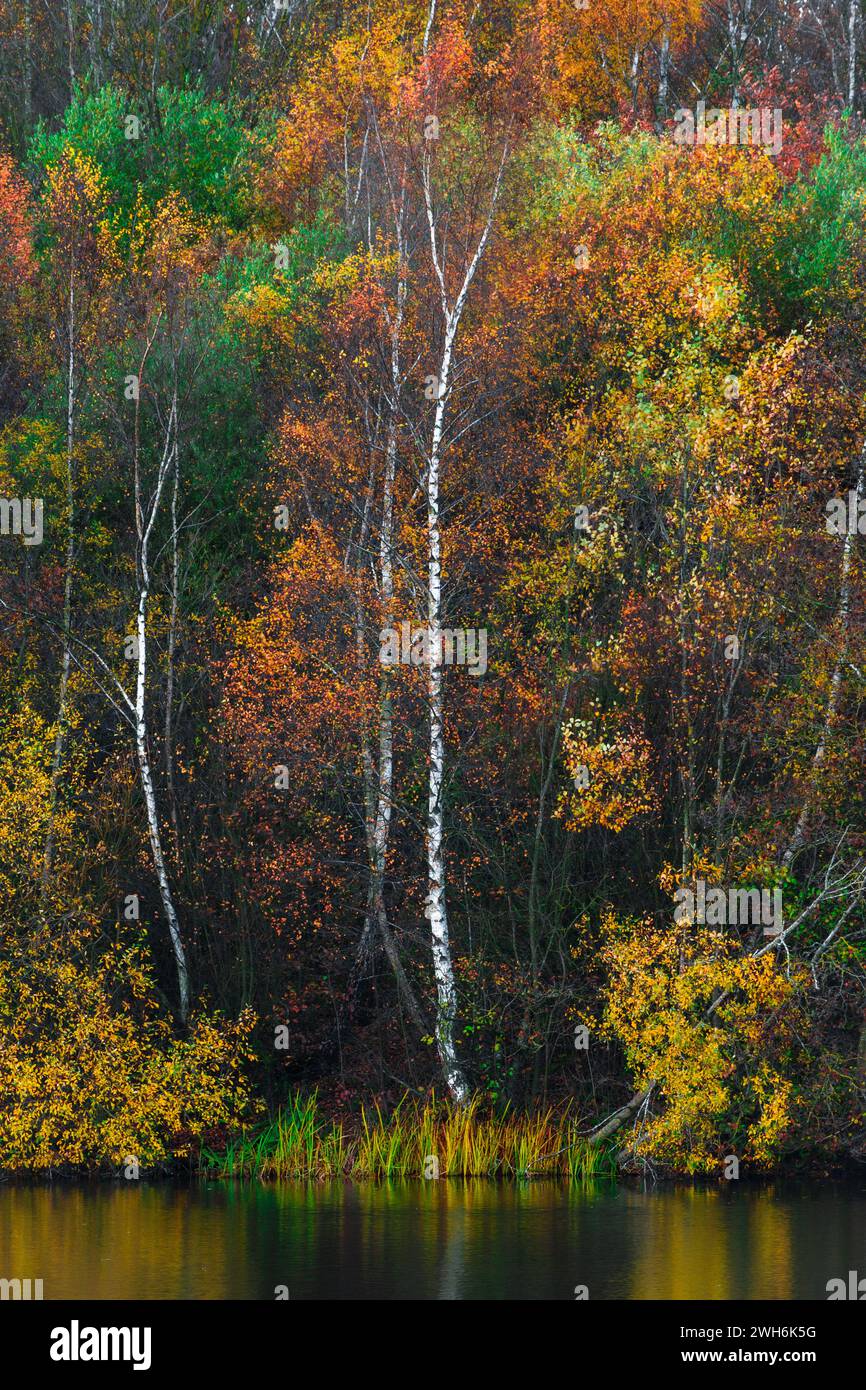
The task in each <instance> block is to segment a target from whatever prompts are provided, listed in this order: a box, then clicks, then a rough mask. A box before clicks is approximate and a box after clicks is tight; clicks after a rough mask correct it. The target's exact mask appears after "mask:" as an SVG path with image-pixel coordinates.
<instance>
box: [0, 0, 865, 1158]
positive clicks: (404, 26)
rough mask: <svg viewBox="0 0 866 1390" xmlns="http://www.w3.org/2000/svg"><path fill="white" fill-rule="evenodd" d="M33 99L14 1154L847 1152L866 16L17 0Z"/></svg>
mask: <svg viewBox="0 0 866 1390" xmlns="http://www.w3.org/2000/svg"><path fill="white" fill-rule="evenodd" d="M0 91H2V99H0V924H2V930H0V1168H2V1169H6V1170H17V1171H32V1170H42V1171H44V1170H49V1171H58V1170H60V1171H62V1170H64V1169H70V1170H71V1169H74V1168H85V1169H94V1170H95V1169H99V1168H105V1169H111V1168H117V1166H118V1165H123V1164H128V1163H129V1162H130V1160H131V1158H134V1160H135V1163H136V1165H137V1164H140V1165H141V1167H143V1168H151V1169H152V1168H158V1167H160V1166H166V1165H168V1164H170V1163H172V1162H174V1161H178V1160H180V1161H193V1162H194V1161H197V1160H198V1158H199V1157H200V1155H201V1154H203V1153H210V1154H211V1155H219V1154H222V1153H225V1152H226V1150H227V1148H230V1146H231V1145H232V1144H234V1143H237V1142H239V1137H240V1136H253V1137H255V1136H256V1135H260V1134H267V1133H271V1134H273V1133H276V1134H277V1136H278V1137H279V1136H280V1135H285V1133H286V1132H287V1130H286V1128H285V1126H289V1127H291V1125H295V1126H296V1129H297V1133H302V1134H303V1135H305V1136H306V1138H307V1139H308V1140H309V1144H310V1146H311V1147H310V1148H309V1149H308V1150H307V1158H308V1162H307V1166H308V1168H310V1169H311V1170H313V1169H315V1168H317V1167H319V1168H322V1167H327V1166H328V1159H327V1152H328V1145H330V1144H337V1143H338V1142H342V1141H343V1139H344V1138H345V1139H347V1140H348V1139H350V1138H351V1136H353V1135H358V1134H360V1135H362V1136H365V1140H364V1142H366V1143H367V1144H368V1145H370V1144H372V1143H373V1139H372V1137H371V1136H373V1133H374V1127H375V1126H379V1132H380V1136H381V1135H386V1134H387V1133H389V1132H391V1133H393V1132H394V1126H395V1124H397V1125H399V1123H403V1124H404V1125H405V1126H406V1131H407V1132H406V1133H404V1135H403V1141H404V1142H405V1145H406V1148H405V1152H406V1153H407V1154H408V1153H409V1152H410V1150H411V1152H413V1153H415V1154H416V1159H415V1160H413V1162H416V1166H417V1165H421V1164H423V1163H426V1161H427V1155H428V1154H430V1153H439V1149H437V1148H436V1142H437V1141H436V1139H435V1126H436V1125H437V1124H440V1125H442V1126H443V1129H442V1131H441V1133H442V1134H446V1133H447V1134H450V1135H453V1134H454V1133H457V1132H458V1131H459V1132H460V1134H462V1135H463V1136H464V1138H465V1136H466V1135H468V1134H469V1133H470V1131H472V1133H473V1134H475V1136H476V1138H477V1137H478V1136H482V1137H483V1142H484V1144H485V1145H488V1146H489V1152H487V1150H485V1153H486V1157H482V1158H481V1159H479V1160H478V1161H479V1164H480V1166H481V1167H482V1168H484V1169H485V1170H491V1171H506V1170H507V1168H508V1163H507V1162H505V1161H504V1160H503V1158H502V1154H501V1152H499V1151H497V1152H496V1153H494V1150H496V1144H497V1139H496V1136H497V1134H498V1133H506V1134H509V1135H510V1136H511V1138H510V1139H509V1141H508V1142H509V1143H510V1142H512V1140H513V1141H514V1143H517V1142H518V1140H519V1142H520V1143H523V1142H524V1140H525V1141H526V1142H529V1140H528V1139H527V1136H530V1138H531V1136H532V1135H535V1136H536V1139H537V1140H538V1135H539V1134H541V1135H542V1139H544V1142H542V1141H541V1140H538V1144H537V1145H536V1149H533V1150H532V1154H533V1155H536V1158H535V1159H534V1160H533V1161H540V1160H541V1159H542V1158H543V1157H544V1152H543V1150H544V1143H546V1142H547V1139H545V1138H544V1136H547V1137H548V1138H549V1136H550V1135H556V1136H558V1137H559V1139H560V1140H561V1145H560V1149H559V1152H563V1151H566V1150H567V1151H568V1152H569V1153H573V1152H575V1151H577V1150H579V1151H580V1152H581V1153H582V1154H583V1155H584V1157H585V1159H586V1162H587V1163H591V1162H593V1161H594V1159H593V1157H592V1155H594V1154H599V1153H603V1154H604V1155H606V1156H608V1158H610V1160H611V1161H616V1157H617V1156H618V1158H619V1161H620V1162H621V1163H624V1164H625V1165H626V1166H631V1167H637V1168H641V1167H643V1168H644V1169H646V1168H647V1167H649V1168H651V1169H652V1170H653V1171H657V1172H685V1173H710V1174H717V1175H719V1176H721V1175H722V1174H723V1172H724V1173H725V1174H726V1175H727V1176H731V1164H732V1161H733V1160H736V1164H735V1166H736V1165H737V1164H739V1163H740V1162H742V1164H743V1165H744V1171H751V1170H760V1169H765V1170H766V1169H777V1168H779V1167H781V1166H783V1165H787V1164H791V1163H800V1164H803V1163H808V1164H812V1165H818V1166H822V1167H829V1166H831V1165H836V1164H841V1163H845V1162H850V1161H857V1160H858V1159H860V1160H862V1159H863V1158H864V1157H866V1136H864V1133H863V1127H862V1117H863V1108H864V1097H866V797H864V755H863V754H864V748H863V739H864V730H866V625H864V620H863V600H864V588H866V575H864V550H863V546H862V545H861V543H860V539H859V538H860V536H861V535H862V534H863V533H864V532H866V359H864V351H863V347H864V335H866V229H864V209H866V128H864V124H863V120H862V118H861V115H860V114H859V113H860V112H861V111H862V110H863V109H864V106H866V18H864V16H863V14H862V13H861V4H860V0H815V3H798V2H797V0H768V3H766V4H764V5H760V6H759V5H758V4H757V0H724V3H721V2H719V3H717V2H716V0H713V3H708V2H707V0H665V2H664V3H662V4H660V5H657V6H656V5H650V4H647V3H644V0H633V3H625V0H611V2H610V3H607V4H605V5H601V4H599V3H598V0H575V2H574V3H572V2H571V0H478V3H475V0H429V3H427V0H365V2H364V3H363V4H360V3H359V4H356V3H353V2H352V0H345V2H344V3H341V0H267V3H265V2H264V0H249V3H246V4H234V3H229V0H191V3H181V0H139V3H137V4H135V5H134V6H133V5H131V4H130V3H128V0H0ZM395 1115H396V1117H397V1118H396V1120H395ZM275 1116H283V1117H285V1116H288V1117H289V1119H288V1120H286V1121H284V1120H280V1121H279V1122H278V1125H277V1129H276V1130H274V1129H273V1123H274V1117H275ZM371 1117H372V1118H371ZM268 1125H271V1129H270V1130H269V1129H268V1128H267V1126H268ZM539 1125H540V1126H541V1129H540V1130H539V1128H538V1126H539ZM298 1126H299V1127H300V1128H297V1127H298ZM425 1126H432V1127H433V1128H431V1129H429V1131H427V1130H425V1129H424V1127H425ZM533 1126H535V1128H533ZM422 1131H424V1132H423V1133H422ZM335 1136H337V1137H336V1138H335ZM515 1136H517V1138H515ZM521 1136H522V1137H521ZM563 1136H564V1138H563ZM305 1142H306V1140H305ZM359 1142H360V1141H359ZM478 1142H479V1143H480V1142H481V1139H479V1140H478ZM466 1143H467V1144H468V1143H469V1140H468V1139H467V1140H466ZM539 1145H540V1147H539ZM413 1146H414V1147H413ZM440 1147H441V1146H440ZM314 1150H315V1155H317V1156H316V1157H315V1161H314V1160H313V1158H311V1157H310V1155H312V1154H313V1152H314ZM334 1152H335V1153H336V1149H335V1150H334ZM352 1152H353V1153H354V1154H355V1157H356V1158H357V1154H358V1153H359V1152H360V1150H358V1149H355V1150H352ZM449 1152H450V1150H449ZM526 1152H527V1150H525V1149H521V1153H524V1154H525V1153H526ZM444 1161H445V1162H446V1163H447V1162H448V1159H447V1156H446V1157H445V1159H444ZM509 1161H510V1162H511V1166H512V1167H513V1168H517V1169H520V1170H525V1169H526V1168H527V1167H529V1166H530V1163H529V1161H528V1160H526V1159H525V1158H524V1159H521V1160H520V1161H518V1160H517V1159H515V1158H513V1157H512V1159H511V1160H509ZM340 1162H341V1160H340V1159H339V1158H334V1159H333V1162H332V1166H334V1165H336V1166H338V1167H339V1166H340ZM406 1162H407V1163H408V1162H409V1159H408V1158H407V1160H406ZM459 1162H460V1164H462V1167H463V1168H464V1169H467V1168H471V1166H472V1160H471V1159H467V1158H465V1157H464V1158H461V1159H460V1160H459ZM370 1166H371V1167H372V1168H375V1167H376V1164H375V1163H374V1162H373V1160H372V1159H371V1160H370ZM385 1166H386V1167H388V1164H387V1163H386V1164H385ZM453 1166H454V1165H453V1164H452V1166H451V1168H450V1169H449V1171H451V1170H453ZM431 1175H432V1174H431V1173H430V1172H426V1173H425V1176H431Z"/></svg>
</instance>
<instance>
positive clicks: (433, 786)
mask: <svg viewBox="0 0 866 1390" xmlns="http://www.w3.org/2000/svg"><path fill="white" fill-rule="evenodd" d="M508 149H509V145H508V137H507V136H506V138H505V140H504V142H503V145H502V153H501V156H500V159H499V164H498V168H497V170H496V175H495V179H494V182H493V189H492V192H491V194H490V200H489V204H488V208H487V213H486V216H485V219H484V222H483V226H482V230H481V234H480V236H479V237H478V240H477V243H476V244H475V248H474V250H472V251H471V254H470V256H469V259H468V264H467V265H466V267H465V270H464V271H463V275H462V278H461V279H459V281H458V283H459V288H458V290H457V293H456V295H453V294H452V293H451V292H449V288H448V283H447V280H446V263H445V255H444V244H445V239H444V232H443V228H442V226H441V222H440V214H439V210H438V207H437V203H436V199H435V195H434V190H433V157H432V154H431V153H430V151H429V149H425V151H424V155H423V159H422V166H421V180H422V189H423V196H424V209H425V212H426V215H427V226H428V231H429V235H430V259H431V263H432V267H433V272H434V275H435V279H436V286H437V289H438V302H439V309H440V312H441V327H442V347H441V352H440V356H439V364H438V370H437V372H436V404H435V409H434V414H433V423H432V429H431V433H430V440H429V446H428V451H427V460H426V464H427V468H426V502H427V661H428V674H427V699H428V707H429V720H430V725H429V766H428V774H427V832H426V853H427V902H426V907H425V915H426V916H427V918H428V920H429V923H430V938H431V947H432V953H433V973H434V976H435V980H436V999H437V1007H436V1045H437V1048H438V1052H439V1060H440V1062H441V1064H442V1070H443V1072H444V1075H445V1080H446V1083H447V1085H448V1089H449V1091H450V1093H451V1095H452V1096H453V1098H454V1099H455V1100H456V1101H458V1102H460V1103H462V1102H463V1101H465V1100H466V1098H467V1096H468V1087H467V1084H466V1079H465V1077H464V1075H463V1071H462V1069H461V1067H460V1063H459V1061H458V1058H457V1052H456V1048H455V1044H454V1026H455V1020H456V1015H457V986H456V983H455V979H454V966H453V962H452V958H451V946H450V942H449V934H448V909H447V904H446V863H445V827H444V805H443V792H444V785H445V757H446V754H445V708H444V691H443V681H442V677H443V647H442V530H441V515H440V486H441V476H440V475H441V467H442V458H443V437H444V430H445V420H446V412H447V409H448V403H449V394H450V391H451V375H452V369H453V365H454V348H455V343H456V341H457V334H458V330H459V328H460V321H461V319H462V317H463V313H464V310H465V308H466V302H467V298H468V295H469V290H470V288H471V285H472V282H473V280H474V279H475V276H476V274H477V271H478V267H479V265H480V264H481V260H482V257H483V255H484V251H485V248H486V246H487V243H488V241H489V239H490V233H491V231H492V229H493V221H494V217H495V213H496V206H497V203H498V201H499V194H500V189H501V186H502V175H503V172H504V169H505V165H506V161H507V158H508Z"/></svg>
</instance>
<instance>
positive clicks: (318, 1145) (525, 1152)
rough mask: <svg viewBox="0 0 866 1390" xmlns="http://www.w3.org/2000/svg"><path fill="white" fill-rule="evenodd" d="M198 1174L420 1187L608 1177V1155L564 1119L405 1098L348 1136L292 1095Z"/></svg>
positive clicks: (308, 1101)
mask: <svg viewBox="0 0 866 1390" xmlns="http://www.w3.org/2000/svg"><path fill="white" fill-rule="evenodd" d="M201 1165H202V1167H203V1169H204V1170H205V1171H206V1172H208V1173H210V1174H215V1175H218V1176H220V1177H256V1178H332V1177H351V1178H420V1177H437V1176H438V1177H461V1178H470V1177H488V1178H497V1177H529V1176H541V1175H543V1174H560V1175H562V1176H564V1177H568V1178H573V1179H588V1178H600V1177H609V1176H612V1175H613V1174H614V1172H615V1163H614V1160H613V1158H612V1156H611V1154H610V1152H609V1151H608V1150H606V1149H604V1148H601V1147H599V1146H596V1145H592V1144H590V1143H588V1141H587V1140H586V1138H585V1137H583V1136H581V1135H580V1134H579V1133H578V1125H577V1122H576V1120H574V1119H573V1118H572V1117H571V1116H570V1115H569V1113H568V1108H567V1107H566V1109H565V1110H562V1111H558V1112H557V1111H554V1110H552V1109H550V1110H547V1111H545V1112H544V1113H543V1114H534V1115H517V1114H514V1113H513V1112H508V1111H506V1113H505V1114H504V1115H494V1114H493V1113H492V1112H491V1111H490V1110H489V1109H488V1108H486V1107H485V1105H484V1103H483V1101H482V1100H481V1098H480V1097H475V1098H474V1099H473V1100H471V1101H470V1102H469V1103H468V1104H467V1105H464V1106H455V1105H452V1104H450V1103H449V1102H447V1101H436V1100H435V1098H434V1099H432V1100H429V1101H426V1102H424V1103H423V1104H421V1103H419V1102H418V1101H417V1100H415V1099H414V1098H413V1099H410V1098H409V1097H404V1099H403V1100H402V1101H401V1102H400V1104H399V1105H398V1106H397V1107H396V1109H395V1110H393V1111H392V1112H391V1114H390V1115H388V1116H386V1115H383V1114H382V1112H381V1110H380V1109H379V1107H378V1105H377V1106H375V1107H374V1108H373V1109H372V1110H367V1109H364V1110H362V1112H361V1115H360V1119H359V1121H358V1124H357V1126H356V1127H355V1129H354V1131H353V1132H352V1133H351V1134H347V1133H346V1130H345V1127H344V1125H343V1124H342V1123H340V1124H333V1123H331V1122H330V1121H328V1120H326V1119H325V1118H324V1117H323V1116H321V1115H320V1113H319V1109H318V1102H317V1099H316V1096H315V1094H312V1095H307V1096H301V1095H296V1096H294V1097H293V1099H292V1100H291V1101H290V1102H289V1103H288V1104H287V1105H286V1106H284V1107H283V1109H282V1110H280V1112H279V1113H278V1114H277V1116H276V1117H275V1118H274V1119H273V1120H271V1121H270V1123H269V1124H267V1125H266V1126H265V1127H264V1128H261V1129H258V1130H256V1131H255V1132H246V1131H245V1132H244V1133H243V1134H242V1135H241V1136H240V1137H239V1138H237V1139H234V1140H232V1142H231V1143H229V1144H228V1145H227V1146H226V1148H225V1150H224V1151H223V1152H221V1153H215V1152H213V1151H211V1150H203V1152H202V1155H201Z"/></svg>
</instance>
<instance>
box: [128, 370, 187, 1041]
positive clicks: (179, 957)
mask: <svg viewBox="0 0 866 1390" xmlns="http://www.w3.org/2000/svg"><path fill="white" fill-rule="evenodd" d="M140 381H141V373H140V374H139V383H140ZM139 389H140V388H139ZM138 411H139V406H138V402H136V423H135V518H136V531H137V535H138V575H139V590H138V614H137V621H136V639H137V652H136V682H135V748H136V753H137V755H138V766H139V772H140V775H141V790H142V793H143V795H144V803H145V807H146V810H147V830H148V837H149V839H150V849H151V855H152V857H153V867H154V870H155V873H156V878H157V883H158V885H159V896H160V900H161V902H162V910H163V914H164V916H165V920H166V925H167V926H168V934H169V937H170V938H171V947H172V951H173V953H174V961H175V967H176V970H177V983H178V995H179V999H180V1018H181V1022H182V1023H186V1022H187V1020H188V1018H189V974H188V970H187V963H186V951H185V949H184V944H183V938H182V936H181V931H180V922H179V920H178V915H177V911H176V909H175V905H174V898H173V895H172V891H171V883H170V880H169V876H168V870H167V869H166V864H165V854H164V852H163V847H162V834H161V831H160V827H159V811H158V808H157V801H156V789H155V787H154V781H153V773H152V769H151V763H150V754H149V751H148V738H147V705H146V689H147V603H148V598H149V595H150V567H149V566H150V560H149V554H150V537H151V533H152V531H153V526H154V523H155V521H156V518H157V516H158V514H159V508H160V503H161V501H162V494H163V490H164V487H165V483H166V479H167V476H168V472H169V469H170V467H171V460H172V458H173V455H174V451H175V449H176V447H177V437H176V430H177V395H176V394H175V396H174V399H173V400H172V407H171V413H170V415H169V420H168V425H167V429H166V441H165V448H164V450H163V456H162V459H161V460H160V464H159V471H158V474H157V481H156V487H155V489H154V494H153V499H152V501H151V503H150V505H149V509H148V516H147V520H146V521H145V517H144V513H143V511H142V506H141V497H142V487H141V473H140V445H139V428H138Z"/></svg>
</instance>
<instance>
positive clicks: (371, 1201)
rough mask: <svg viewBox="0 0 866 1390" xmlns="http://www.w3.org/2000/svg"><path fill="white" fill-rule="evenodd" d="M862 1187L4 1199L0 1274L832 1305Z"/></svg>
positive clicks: (132, 1291) (253, 1291)
mask: <svg viewBox="0 0 866 1390" xmlns="http://www.w3.org/2000/svg"><path fill="white" fill-rule="evenodd" d="M851 1269H854V1270H859V1271H861V1273H862V1274H866V1180H864V1181H863V1182H862V1183H860V1182H855V1183H847V1184H840V1183H831V1182H822V1181H812V1182H810V1183H804V1184H790V1183H782V1182H772V1183H764V1184H760V1185H759V1184H749V1183H745V1182H742V1183H737V1182H731V1183H725V1184H723V1185H722V1184H720V1185H718V1186H704V1187H690V1186H664V1185H657V1186H655V1187H651V1186H641V1185H631V1184H625V1183H623V1184H620V1185H618V1186H608V1185H602V1186H595V1187H582V1186H576V1185H572V1186H569V1185H568V1184H566V1183H561V1182H543V1181H537V1182H525V1183H501V1184H499V1183H493V1182H488V1181H484V1180H479V1181H467V1182H461V1181H445V1180H443V1181H440V1182H430V1183H419V1182H406V1183H391V1184H373V1183H363V1184H350V1183H341V1182H332V1183H326V1184H321V1185H307V1184H291V1183H282V1184H274V1185H267V1186H266V1185H263V1184H255V1183H239V1182H236V1183H225V1184H224V1183H216V1182H202V1183H196V1184H195V1185H191V1186H177V1185H168V1184H156V1183H146V1182H143V1181H142V1182H138V1183H123V1184H120V1183H112V1184H104V1183H102V1184H97V1183H94V1184H92V1185H83V1184H78V1185H74V1186H72V1185H66V1184H60V1183H58V1184H56V1185H54V1186H47V1185H46V1186H39V1187H36V1186H17V1185H13V1184H8V1185H5V1186H3V1187H0V1278H19V1279H25V1278H30V1279H42V1280H43V1290H44V1297H45V1298H46V1299H78V1298H95V1299H159V1298H172V1299H231V1298H239V1299H273V1298H274V1297H275V1289H276V1288H277V1287H278V1286H283V1287H284V1288H285V1289H286V1290H287V1291H288V1296H289V1297H290V1298H291V1299H316V1298H337V1299H364V1298H380V1299H403V1298H418V1299H472V1298H493V1299H573V1298H574V1297H575V1289H576V1287H577V1286H579V1285H585V1286H586V1287H587V1289H588V1293H589V1298H590V1299H692V1298H709V1299H822V1300H823V1299H826V1297H827V1293H826V1283H827V1280H828V1279H830V1278H834V1277H846V1276H847V1272H848V1271H849V1270H851Z"/></svg>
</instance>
